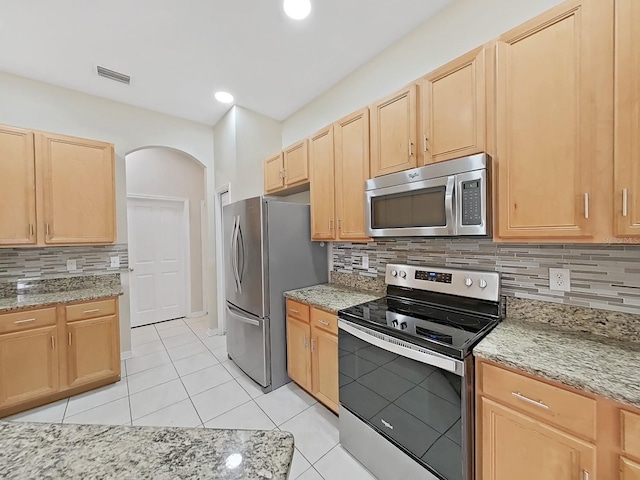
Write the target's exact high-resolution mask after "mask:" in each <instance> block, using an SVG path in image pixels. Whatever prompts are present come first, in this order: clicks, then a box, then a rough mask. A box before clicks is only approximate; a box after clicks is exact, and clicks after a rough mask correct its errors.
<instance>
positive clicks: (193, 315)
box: [187, 311, 207, 318]
mask: <svg viewBox="0 0 640 480" xmlns="http://www.w3.org/2000/svg"><path fill="white" fill-rule="evenodd" d="M206 314H207V312H204V311H203V312H191V314H190V315H188V316H187V318H197V317H204V316H205V315H206Z"/></svg>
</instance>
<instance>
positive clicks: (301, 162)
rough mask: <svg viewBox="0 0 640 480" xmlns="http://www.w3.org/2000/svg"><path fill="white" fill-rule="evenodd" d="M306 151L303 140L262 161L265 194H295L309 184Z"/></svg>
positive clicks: (305, 144)
mask: <svg viewBox="0 0 640 480" xmlns="http://www.w3.org/2000/svg"><path fill="white" fill-rule="evenodd" d="M308 149H309V146H308V144H307V140H303V141H301V142H298V143H294V144H293V145H291V146H290V147H288V148H285V149H284V150H283V151H282V152H280V153H278V154H276V155H274V156H273V157H269V158H267V159H266V160H265V161H264V191H265V193H272V194H276V193H277V194H279V195H287V194H289V193H296V192H298V191H300V189H301V187H303V186H304V185H306V184H307V183H309V153H308ZM295 187H298V188H295ZM290 189H292V190H290Z"/></svg>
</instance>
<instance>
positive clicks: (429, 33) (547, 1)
mask: <svg viewBox="0 0 640 480" xmlns="http://www.w3.org/2000/svg"><path fill="white" fill-rule="evenodd" d="M559 3H561V0H458V1H456V2H455V3H453V4H452V5H450V6H449V7H448V8H446V9H444V10H442V11H441V12H440V13H438V14H437V15H435V16H434V17H432V18H431V19H429V20H427V21H426V22H425V23H423V24H422V25H421V26H419V27H418V28H417V29H415V30H414V31H412V32H411V33H409V34H408V35H407V36H406V37H404V38H402V39H401V40H400V41H398V42H396V43H395V44H394V45H392V46H391V47H389V48H388V49H387V50H385V51H384V52H382V53H381V54H379V55H377V56H376V57H374V58H373V59H372V60H370V61H369V62H367V63H366V64H364V65H363V66H362V67H360V68H358V69H357V70H355V71H354V72H353V73H352V74H351V75H349V76H348V77H346V78H345V79H344V80H342V81H340V82H339V83H338V84H337V85H335V86H334V87H333V88H331V89H330V90H328V91H326V92H325V93H323V94H322V95H320V96H319V97H317V98H316V99H315V100H313V101H312V102H310V103H308V104H307V105H305V106H304V107H303V108H301V109H300V110H299V111H298V112H296V113H294V114H293V115H291V116H290V117H289V118H287V119H286V120H285V121H284V123H283V126H282V146H283V147H284V146H287V145H290V144H292V143H294V142H296V141H298V140H300V139H302V138H304V137H307V136H309V135H311V134H313V133H314V132H316V131H318V130H320V129H321V128H323V127H325V126H326V125H329V124H330V123H332V122H334V121H336V120H339V119H340V118H342V117H343V116H345V115H348V114H350V113H351V112H353V111H355V110H357V109H359V108H362V107H364V106H365V105H368V104H370V103H372V102H373V101H375V100H377V99H379V98H381V97H384V96H385V95H388V94H390V93H393V92H394V91H395V90H397V89H399V88H401V87H402V86H404V85H406V84H408V83H411V82H413V81H414V80H416V79H418V78H420V77H421V76H423V75H425V74H427V73H429V72H430V71H432V70H434V69H436V68H438V67H439V66H441V65H443V64H445V63H447V62H448V61H450V60H453V59H455V58H456V57H458V56H460V55H462V54H464V53H466V52H468V51H469V50H472V49H474V48H476V47H478V46H480V45H482V44H484V43H486V42H488V41H489V40H492V39H494V38H496V37H498V36H500V35H501V34H502V33H504V32H506V31H507V30H509V29H511V28H513V27H515V26H518V25H519V24H521V23H523V22H524V21H525V20H528V19H530V18H532V17H534V16H535V15H537V14H539V13H542V12H544V11H545V10H548V9H549V8H551V7H553V6H554V5H557V4H559Z"/></svg>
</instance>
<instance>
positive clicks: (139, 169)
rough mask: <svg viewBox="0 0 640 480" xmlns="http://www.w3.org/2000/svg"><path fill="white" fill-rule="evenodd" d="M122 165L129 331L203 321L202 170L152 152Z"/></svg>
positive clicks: (176, 155)
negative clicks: (182, 320) (189, 320)
mask: <svg viewBox="0 0 640 480" xmlns="http://www.w3.org/2000/svg"><path fill="white" fill-rule="evenodd" d="M125 165H126V184H127V224H128V242H129V265H130V268H131V272H130V287H131V326H132V327H136V326H142V325H148V324H151V323H158V322H162V321H165V320H172V319H175V318H183V317H201V316H205V315H206V313H207V310H208V308H207V307H208V305H207V303H208V302H207V293H206V292H207V287H208V285H209V281H208V279H207V274H206V268H205V265H206V264H207V259H206V257H207V248H206V245H207V242H208V234H209V232H208V222H207V213H206V208H207V204H206V198H207V197H206V195H207V193H206V168H205V167H204V165H203V164H202V163H200V162H199V161H198V160H197V159H195V158H194V157H192V156H191V155H189V154H187V153H185V152H182V151H180V150H176V149H173V148H169V147H155V146H152V147H144V148H140V149H137V150H135V151H132V152H130V153H128V154H127V155H126V156H125ZM202 321H203V323H204V322H207V323H208V319H207V318H203V319H202Z"/></svg>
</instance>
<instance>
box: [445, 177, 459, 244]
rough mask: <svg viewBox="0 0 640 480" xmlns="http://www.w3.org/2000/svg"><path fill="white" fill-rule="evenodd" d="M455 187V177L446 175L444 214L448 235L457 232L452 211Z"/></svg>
mask: <svg viewBox="0 0 640 480" xmlns="http://www.w3.org/2000/svg"><path fill="white" fill-rule="evenodd" d="M455 188H456V177H455V175H450V176H449V177H447V186H446V189H445V191H444V214H445V217H446V221H447V230H448V232H449V235H455V234H456V233H457V230H458V229H457V225H456V215H455V213H454V211H453V201H454V195H455Z"/></svg>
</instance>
